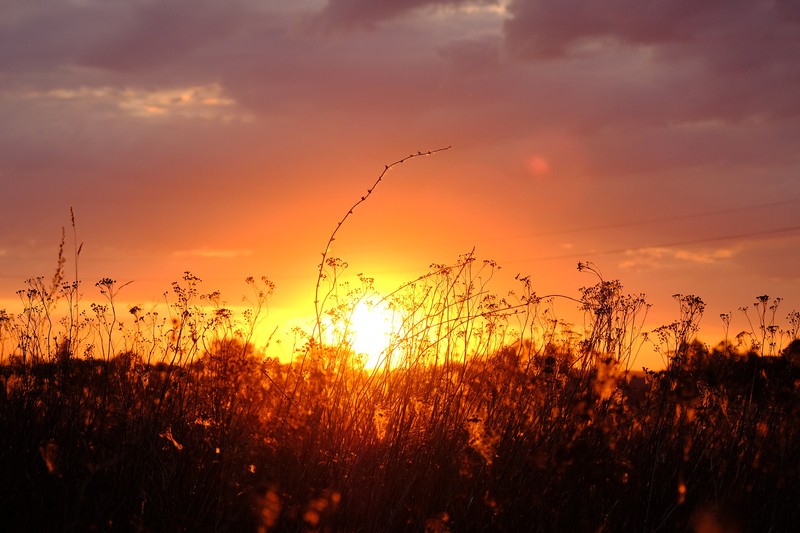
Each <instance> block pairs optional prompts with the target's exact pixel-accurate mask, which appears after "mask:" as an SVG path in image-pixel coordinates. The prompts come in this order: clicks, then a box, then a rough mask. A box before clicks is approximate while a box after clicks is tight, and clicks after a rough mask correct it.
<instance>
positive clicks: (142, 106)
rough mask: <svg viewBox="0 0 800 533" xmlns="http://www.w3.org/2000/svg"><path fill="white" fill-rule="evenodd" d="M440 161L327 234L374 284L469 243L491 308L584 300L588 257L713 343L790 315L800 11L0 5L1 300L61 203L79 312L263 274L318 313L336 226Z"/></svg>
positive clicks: (13, 1) (38, 251) (209, 2)
mask: <svg viewBox="0 0 800 533" xmlns="http://www.w3.org/2000/svg"><path fill="white" fill-rule="evenodd" d="M445 146H452V148H451V149H450V150H448V151H445V152H441V153H438V154H436V155H433V156H430V157H424V158H417V159H414V160H413V161H410V162H408V163H405V164H404V165H400V166H398V167H396V168H395V169H393V170H392V172H390V173H389V174H388V175H387V176H386V178H385V180H384V181H383V183H381V185H380V186H379V188H378V189H376V191H375V193H374V195H373V196H372V197H371V198H369V199H368V201H367V202H365V203H364V204H362V205H361V206H360V207H359V209H358V210H357V211H356V212H355V214H354V216H353V217H352V218H351V219H350V220H348V222H347V224H346V225H345V226H343V229H342V230H341V232H340V234H339V237H338V238H337V240H336V241H335V243H334V248H333V251H332V254H333V255H336V256H339V257H342V258H343V259H345V260H346V261H348V262H349V263H350V265H351V269H350V270H351V271H352V272H354V273H355V272H364V273H365V274H367V275H370V276H374V277H375V278H376V280H377V283H378V286H379V288H381V289H382V290H389V289H391V288H394V287H396V286H397V285H399V284H400V283H401V282H403V281H408V280H410V279H413V278H415V277H417V276H418V275H420V274H423V273H424V272H425V271H426V270H427V268H428V265H429V264H431V263H449V262H453V261H455V260H456V258H457V256H458V255H459V254H462V253H465V252H468V251H470V250H471V249H472V248H473V247H474V248H475V251H476V255H477V257H478V258H480V259H493V260H495V261H497V262H498V263H499V264H500V266H501V267H502V270H501V274H502V275H501V276H499V278H498V279H497V285H496V288H497V291H498V292H500V293H502V292H503V291H505V290H507V289H508V288H510V282H511V280H513V277H514V275H515V274H517V273H521V274H523V275H530V276H531V278H532V280H533V285H534V288H535V289H536V290H537V292H539V293H540V294H548V293H562V294H567V295H570V296H578V294H579V292H578V289H579V287H581V286H584V285H589V284H592V283H594V281H595V280H594V279H593V278H591V277H590V276H588V275H587V274H585V273H584V274H582V273H579V272H578V271H577V269H576V265H577V262H578V261H579V260H582V261H585V260H590V261H593V262H594V263H595V264H596V265H597V266H598V267H599V268H600V269H601V270H602V271H603V273H604V275H605V276H606V277H607V278H610V279H611V278H613V279H617V278H618V279H620V280H621V281H622V283H623V284H624V286H625V287H626V289H627V290H628V291H630V292H632V293H639V292H644V293H646V295H647V298H648V300H649V301H650V302H651V303H652V304H653V305H654V307H653V309H652V310H651V312H650V318H651V320H652V322H653V323H654V325H657V324H660V323H664V322H669V321H672V320H673V319H675V318H677V304H676V303H675V302H674V301H673V300H672V299H671V295H672V294H674V293H684V294H690V293H691V294H696V295H699V296H701V297H702V298H703V299H704V300H705V301H706V303H707V304H708V307H707V309H706V314H705V317H704V318H703V323H702V329H701V332H702V331H708V332H709V335H708V336H709V337H714V336H715V335H716V331H717V330H718V329H719V326H720V320H719V314H720V313H723V312H733V313H734V322H733V326H732V330H736V331H738V330H741V329H743V328H745V327H746V326H747V324H746V321H745V320H744V317H743V316H742V315H741V313H739V312H738V311H737V309H738V307H740V306H744V305H749V304H752V302H753V301H754V299H755V297H756V296H759V295H762V294H767V295H769V296H771V297H774V296H780V297H783V298H784V302H783V303H782V304H781V308H780V309H781V311H780V312H779V318H780V319H781V322H782V324H785V320H784V318H785V316H786V313H788V312H789V311H790V310H792V309H798V308H800V270H799V269H798V265H800V216H799V215H798V212H799V211H798V209H799V208H800V179H799V178H800V175H799V174H800V2H797V1H795V0H774V1H753V0H724V1H721V0H711V1H705V2H697V1H695V0H653V1H647V2H642V1H641V0H607V1H605V2H590V1H581V0H509V1H428V0H397V1H392V2H376V1H369V0H329V1H324V0H282V1H257V0H227V1H224V2H223V1H214V0H37V1H36V2H30V1H27V0H5V1H3V2H2V4H0V183H1V184H2V189H0V227H2V231H1V232H0V308H3V307H6V308H8V309H9V310H10V311H13V310H15V306H17V305H18V301H17V300H15V298H16V296H15V292H16V290H18V289H20V288H22V287H23V286H24V280H25V279H26V278H30V277H34V276H38V275H43V276H50V275H52V272H53V270H54V268H55V262H56V251H57V248H58V243H59V240H60V236H61V228H62V226H66V227H67V230H68V231H67V236H68V237H70V238H71V235H70V234H71V229H70V207H72V208H73V209H74V212H75V217H76V224H77V232H78V240H79V241H80V242H83V243H84V245H83V251H82V254H81V258H80V265H79V277H80V279H81V280H82V281H83V284H84V294H85V298H87V299H91V298H94V297H96V296H97V294H96V291H95V289H94V283H95V282H96V281H97V280H99V279H100V278H102V277H111V278H114V279H116V280H118V281H119V282H120V283H125V282H129V281H132V282H133V283H131V284H130V285H128V286H127V287H125V288H124V289H123V292H122V293H121V296H120V298H121V299H122V300H124V301H125V302H131V303H143V302H150V301H156V300H158V299H159V298H160V297H161V295H162V293H163V292H165V291H167V290H169V288H170V282H171V281H173V280H176V279H179V278H180V276H181V274H182V273H183V272H184V271H185V270H190V271H191V272H192V273H194V274H195V275H197V276H198V277H200V278H202V279H203V281H204V284H203V286H204V287H205V288H206V289H208V291H211V290H215V289H219V290H221V291H222V293H223V297H224V298H225V299H227V300H228V301H229V302H230V303H231V304H237V303H239V301H240V300H241V297H242V295H243V294H244V293H245V290H246V287H245V283H244V281H243V280H244V278H246V277H247V276H250V275H254V276H260V275H262V274H263V275H266V276H268V277H269V278H270V279H272V280H273V281H274V282H275V283H276V284H277V289H276V293H275V297H274V298H273V300H272V304H271V305H272V310H271V312H272V317H271V319H272V320H274V321H276V324H277V322H281V321H282V320H284V317H300V316H308V315H309V314H311V313H313V293H314V282H315V279H316V268H317V263H318V262H319V258H320V253H321V252H322V251H323V249H324V246H325V242H326V241H327V238H328V235H329V234H330V232H331V231H332V230H333V228H334V227H335V225H336V222H337V221H338V220H339V219H340V218H341V217H342V215H343V214H344V213H345V212H346V211H347V209H348V208H349V207H350V205H352V203H353V202H354V201H355V200H357V199H358V198H359V197H360V196H361V195H363V194H364V192H365V191H366V188H367V187H368V186H369V185H371V184H372V182H373V181H374V180H375V178H376V177H377V175H378V174H379V173H380V171H381V170H382V169H383V168H384V165H385V164H387V163H391V162H392V161H395V160H397V159H399V158H401V157H404V156H406V155H408V154H409V153H413V152H417V151H418V150H422V151H425V150H432V149H436V148H441V147H445ZM68 244H70V246H71V241H68ZM70 268H71V267H70ZM558 306H561V307H563V308H564V309H565V310H567V309H569V308H574V304H569V303H567V302H564V303H559V304H558ZM707 340H708V341H709V342H716V341H717V340H719V339H717V338H708V339H707ZM645 363H647V362H645Z"/></svg>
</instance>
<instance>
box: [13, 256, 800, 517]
mask: <svg viewBox="0 0 800 533" xmlns="http://www.w3.org/2000/svg"><path fill="white" fill-rule="evenodd" d="M327 266H328V267H329V270H328V271H327V274H326V276H325V277H324V278H323V279H325V280H327V281H328V282H330V292H329V293H328V294H327V296H326V297H325V298H326V299H325V302H324V305H320V308H322V309H324V310H325V311H324V313H325V315H326V316H329V317H331V318H332V319H335V320H334V322H333V323H334V324H336V323H337V322H336V320H338V321H339V322H338V323H339V324H340V325H341V324H346V322H347V316H348V311H349V310H350V309H352V307H350V304H349V303H348V302H352V301H353V300H354V299H355V300H359V299H363V298H367V297H368V295H369V290H370V283H369V280H368V279H365V278H362V279H361V280H360V282H361V284H362V285H361V286H360V287H359V288H358V289H351V290H348V291H347V292H346V293H345V292H342V294H340V293H339V288H338V287H340V285H339V283H338V278H337V276H338V274H337V272H339V271H341V269H342V268H343V267H344V266H345V265H344V264H343V263H341V262H339V261H337V260H331V261H329V263H328V265H327ZM493 268H494V265H493V264H492V263H491V262H485V263H484V264H483V265H482V266H480V267H478V266H476V262H475V260H474V258H473V257H472V256H471V255H468V256H465V257H464V258H462V259H461V260H460V261H459V262H458V263H457V264H456V265H453V266H443V265H434V267H433V269H432V271H431V273H430V274H429V275H426V276H423V277H421V278H419V279H418V280H417V281H415V282H414V283H412V284H409V285H408V286H406V287H405V288H404V290H403V291H399V292H398V293H397V294H395V295H393V296H392V299H393V302H394V303H395V304H397V305H398V306H399V305H402V306H403V309H404V312H405V315H404V329H403V333H402V336H401V337H398V338H397V339H395V341H394V346H393V347H392V348H391V351H392V353H393V354H395V355H394V356H395V357H396V358H397V360H398V365H397V366H395V367H390V366H389V365H386V366H385V367H382V368H379V369H376V370H368V369H365V368H364V367H363V364H362V362H361V360H360V359H359V358H358V357H356V356H355V355H354V354H353V353H352V350H350V349H349V348H348V342H347V328H346V327H343V328H341V327H340V328H339V329H336V328H334V330H335V331H338V334H339V335H340V340H339V342H336V343H326V344H321V343H320V342H319V341H318V339H322V338H323V337H322V334H321V332H320V331H314V332H312V333H310V334H307V335H303V334H301V333H300V332H298V339H299V340H300V341H301V342H299V344H298V346H297V347H296V349H295V351H294V354H295V357H294V358H293V360H292V361H291V362H285V363H281V362H279V361H278V360H276V359H275V358H271V357H269V351H270V350H269V347H267V348H265V349H264V353H262V350H261V349H259V350H258V351H257V350H255V349H254V348H253V343H252V342H251V336H252V332H253V324H254V323H255V322H256V320H257V316H258V313H259V310H260V309H261V308H262V307H263V305H264V303H265V301H266V299H267V298H268V296H269V294H270V292H271V289H272V287H271V285H270V284H269V282H268V281H267V280H264V281H263V285H258V284H257V283H256V282H255V281H253V280H248V283H249V284H250V285H251V286H252V287H253V288H254V292H253V294H254V296H253V298H252V303H253V308H254V311H250V312H246V313H245V314H244V316H243V318H242V319H241V320H239V321H236V320H234V318H233V316H232V312H231V311H230V310H228V309H227V308H225V307H224V306H223V305H222V304H221V303H220V298H219V294H217V293H211V294H207V295H203V294H202V293H200V291H199V289H198V287H199V280H198V279H197V278H196V277H194V276H191V275H190V274H188V273H187V275H186V276H185V277H184V279H183V280H182V282H180V283H175V284H174V286H173V296H172V298H173V301H172V303H171V306H170V316H169V317H162V318H159V317H158V316H157V314H156V313H150V312H144V311H142V309H140V308H138V307H134V308H133V309H130V310H129V311H130V312H129V313H127V317H126V318H125V319H124V321H123V319H122V318H121V316H120V315H121V313H120V315H118V314H117V310H116V309H115V306H114V298H115V296H116V294H117V291H118V289H117V288H115V282H114V281H113V280H110V279H104V280H101V281H100V282H99V283H98V284H97V287H98V289H99V290H100V294H101V295H102V296H103V297H105V298H106V300H107V303H106V304H105V305H99V304H93V305H92V306H91V307H89V306H88V305H87V304H81V303H80V298H78V296H77V291H78V284H77V283H71V284H70V283H63V280H59V279H57V280H56V281H57V283H56V282H54V283H53V284H45V283H43V281H42V280H31V281H30V282H29V287H28V289H27V290H26V291H21V297H22V298H23V301H24V302H26V305H25V309H24V311H23V312H22V313H21V314H19V315H11V314H7V313H6V312H2V314H0V328H1V329H0V341H2V343H3V344H2V345H3V347H4V348H2V350H4V351H3V352H2V353H1V354H0V356H2V357H3V365H2V366H0V476H2V482H0V529H2V530H4V531H106V530H120V531H271V530H274V531H364V532H372V531H701V532H711V531H789V530H793V529H794V527H796V525H797V524H798V523H800V483H798V482H797V480H798V479H800V424H798V420H800V391H799V390H798V384H800V371H799V370H798V363H800V341H798V340H796V338H797V325H798V324H797V318H798V317H797V313H790V315H789V320H790V322H791V327H790V328H789V329H786V330H780V329H779V328H778V327H777V326H776V325H775V323H774V317H775V310H776V309H777V302H772V303H770V301H769V299H768V298H766V297H762V298H759V299H758V300H757V301H756V303H755V305H754V306H753V307H752V308H751V309H750V313H751V314H752V313H755V319H756V320H754V322H753V324H755V327H753V329H752V331H750V332H748V333H743V334H740V335H739V336H737V338H736V342H734V341H729V340H727V339H726V340H725V341H724V342H722V343H720V345H718V346H717V347H716V348H713V349H711V348H708V347H706V346H704V345H702V344H700V343H698V342H695V341H693V340H692V339H693V338H694V335H695V333H696V331H697V326H698V322H699V319H700V316H701V315H702V311H703V303H702V300H700V299H699V298H697V297H692V296H677V297H676V298H677V300H678V303H679V309H680V318H679V319H678V320H676V321H675V322H674V323H672V324H669V325H666V326H663V327H662V328H658V329H657V330H655V331H654V332H650V333H649V336H648V335H647V334H646V333H645V332H644V331H642V324H643V322H642V321H641V314H642V312H643V310H644V309H645V304H644V301H643V299H642V298H641V297H632V296H628V295H624V294H623V293H622V290H621V285H620V284H619V283H618V282H609V281H604V280H603V279H602V277H599V278H598V282H597V283H596V284H595V285H592V286H589V287H586V288H584V289H582V290H581V297H580V298H578V299H576V301H577V305H579V307H580V309H582V310H583V312H584V313H585V316H586V317H587V319H586V326H585V327H584V328H582V329H581V331H580V332H576V331H573V329H574V328H571V327H570V326H569V325H568V324H563V323H561V322H560V321H558V320H557V319H554V318H553V317H552V314H551V312H550V309H551V308H550V306H549V305H548V303H547V302H548V299H546V298H542V297H537V296H536V295H535V294H534V293H533V292H532V290H531V288H530V283H529V282H528V280H527V279H525V278H520V282H521V287H522V288H521V291H520V293H519V294H516V295H514V294H510V295H509V296H508V298H505V299H498V298H496V297H493V296H491V297H490V296H487V291H486V290H485V287H484V286H483V285H481V282H480V280H486V279H488V278H489V277H490V276H489V275H487V273H489V272H490V271H491V270H492V269H493ZM581 268H582V269H588V270H590V271H591V272H594V273H595V274H598V272H597V271H596V269H593V267H591V266H590V265H585V264H583V265H581ZM598 276H599V274H598ZM259 287H260V288H259ZM57 301H58V302H61V304H62V305H65V306H66V309H65V313H64V316H63V317H62V319H61V320H60V322H59V321H56V320H55V319H54V318H53V316H54V315H53V313H54V311H53V309H54V307H53V306H54V305H55V302H57ZM745 311H746V310H745ZM318 318H319V317H318ZM728 319H729V317H728ZM725 320H726V317H724V316H723V321H725ZM317 326H318V327H319V328H320V329H322V323H321V321H318V324H317ZM512 326H513V327H512ZM779 338H780V339H783V340H784V341H785V342H780V343H779V342H778V339H779ZM644 342H647V343H651V344H652V345H653V346H655V347H656V348H657V349H659V350H661V352H662V353H663V355H664V357H665V360H666V362H667V366H666V368H665V369H664V370H662V371H659V372H653V371H645V372H639V373H636V372H632V371H629V368H628V367H629V366H630V364H631V355H632V354H633V353H634V352H635V351H636V346H637V345H638V344H639V343H644ZM784 345H785V346H784Z"/></svg>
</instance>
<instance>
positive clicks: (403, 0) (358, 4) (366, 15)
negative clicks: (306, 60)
mask: <svg viewBox="0 0 800 533" xmlns="http://www.w3.org/2000/svg"><path fill="white" fill-rule="evenodd" d="M468 3H472V4H476V3H478V4H485V5H496V4H497V3H498V2H497V0H477V1H472V2H470V0H396V1H391V2H383V1H377V2H376V1H373V0H328V3H327V5H326V6H325V7H324V8H323V9H322V11H320V12H319V13H318V15H317V17H316V18H315V22H316V23H318V24H319V25H320V26H321V27H323V28H325V29H328V30H350V29H357V28H362V29H363V28H366V29H370V28H372V27H374V26H375V24H377V23H379V22H382V21H385V20H390V19H393V18H396V17H399V16H402V15H405V14H407V13H409V12H410V11H413V10H415V9H419V8H423V7H435V6H459V5H464V4H468Z"/></svg>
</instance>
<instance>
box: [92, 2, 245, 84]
mask: <svg viewBox="0 0 800 533" xmlns="http://www.w3.org/2000/svg"><path fill="white" fill-rule="evenodd" d="M123 14H124V16H122V17H120V19H119V20H117V21H114V22H116V23H117V28H116V31H115V32H114V34H113V35H107V36H106V39H105V41H104V42H103V43H102V46H97V47H96V48H94V49H93V50H91V51H89V52H88V53H86V54H85V55H84V56H83V57H82V58H81V59H82V62H83V63H84V64H86V65H90V66H95V67H101V68H104V69H109V70H142V69H148V68H153V67H154V66H158V65H162V64H167V63H170V62H172V61H174V60H175V59H176V58H180V57H182V56H185V55H187V54H190V53H191V52H192V51H194V50H196V49H198V48H202V47H207V46H209V45H210V44H211V43H214V42H216V41H219V40H221V39H223V38H225V37H228V36H230V35H231V34H232V33H233V32H235V31H236V29H237V28H238V27H239V26H240V25H241V24H242V23H243V22H244V21H245V20H246V19H247V17H246V11H245V6H244V4H243V3H242V2H237V1H234V2H228V1H226V2H216V1H213V0H169V1H163V0H159V1H148V2H137V3H131V4H128V5H127V6H126V8H125V9H124V10H123V13H120V15H123Z"/></svg>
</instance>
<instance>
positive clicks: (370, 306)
mask: <svg viewBox="0 0 800 533" xmlns="http://www.w3.org/2000/svg"><path fill="white" fill-rule="evenodd" d="M401 323H402V320H401V317H400V314H399V313H398V312H397V310H395V309H392V308H390V307H389V305H387V304H386V303H385V302H382V301H381V302H377V303H373V302H359V303H358V304H356V306H355V308H354V309H353V314H352V316H351V317H350V329H351V330H352V337H351V347H352V349H353V351H354V352H355V353H356V354H358V355H362V356H364V357H365V359H364V367H365V368H366V369H373V368H376V367H382V366H385V364H386V358H387V356H388V357H391V358H392V361H390V362H389V364H390V366H396V365H397V364H398V363H399V361H397V357H396V354H394V353H393V352H394V351H395V350H394V347H393V346H392V344H393V341H394V340H396V339H397V338H398V337H399V332H400V329H401Z"/></svg>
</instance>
